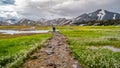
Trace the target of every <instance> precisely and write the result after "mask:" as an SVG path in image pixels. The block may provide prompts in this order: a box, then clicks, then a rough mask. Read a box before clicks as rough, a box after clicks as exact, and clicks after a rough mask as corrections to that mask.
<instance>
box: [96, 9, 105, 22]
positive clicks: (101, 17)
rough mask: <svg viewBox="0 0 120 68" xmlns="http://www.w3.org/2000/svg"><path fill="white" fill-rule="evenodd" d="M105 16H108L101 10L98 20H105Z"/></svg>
mask: <svg viewBox="0 0 120 68" xmlns="http://www.w3.org/2000/svg"><path fill="white" fill-rule="evenodd" d="M105 14H106V13H105V10H101V11H100V12H99V14H97V16H98V20H103V17H104V16H105Z"/></svg>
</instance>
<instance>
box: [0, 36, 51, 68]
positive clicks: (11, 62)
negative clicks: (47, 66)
mask: <svg viewBox="0 0 120 68" xmlns="http://www.w3.org/2000/svg"><path fill="white" fill-rule="evenodd" d="M50 36H51V35H50V34H37V35H31V36H22V37H16V38H10V39H1V40H0V68H1V67H3V68H4V67H8V68H10V67H11V68H14V67H17V66H18V65H19V64H21V63H22V62H23V61H24V59H25V58H27V56H28V55H29V54H30V53H31V52H33V51H34V50H35V49H36V48H38V47H41V45H42V44H43V41H45V40H46V39H48V38H49V37H50Z"/></svg>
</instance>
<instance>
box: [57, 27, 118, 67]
mask: <svg viewBox="0 0 120 68" xmlns="http://www.w3.org/2000/svg"><path fill="white" fill-rule="evenodd" d="M57 29H59V30H60V31H61V33H63V34H64V35H65V36H66V37H68V43H69V44H70V48H71V50H72V51H73V55H74V56H75V58H76V59H77V60H78V61H79V63H80V64H81V65H82V66H84V67H85V68H120V58H119V57H120V52H113V51H111V50H109V49H103V48H102V46H113V47H116V48H120V27H118V26H65V27H63V26H62V27H57ZM91 46H95V47H98V49H91V48H90V47H91ZM99 47H101V48H99Z"/></svg>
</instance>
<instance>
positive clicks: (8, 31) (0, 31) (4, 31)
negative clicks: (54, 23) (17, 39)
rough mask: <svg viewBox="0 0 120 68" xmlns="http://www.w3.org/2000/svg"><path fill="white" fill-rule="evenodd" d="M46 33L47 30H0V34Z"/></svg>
mask: <svg viewBox="0 0 120 68" xmlns="http://www.w3.org/2000/svg"><path fill="white" fill-rule="evenodd" d="M48 32H49V30H34V31H17V30H0V33H1V34H24V33H48Z"/></svg>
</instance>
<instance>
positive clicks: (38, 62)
mask: <svg viewBox="0 0 120 68" xmlns="http://www.w3.org/2000/svg"><path fill="white" fill-rule="evenodd" d="M71 53H72V52H71V50H70V49H69V45H68V44H67V39H66V38H65V37H64V36H63V35H62V34H60V33H59V32H54V33H53V36H52V38H50V39H48V40H47V42H46V43H45V44H44V46H43V47H42V48H41V49H38V50H37V51H36V52H35V53H33V54H32V55H31V56H30V58H29V59H28V60H26V61H25V63H24V64H23V65H22V66H21V67H20V68H83V67H81V66H80V65H79V64H78V61H77V60H75V59H74V57H73V56H72V54H71Z"/></svg>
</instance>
